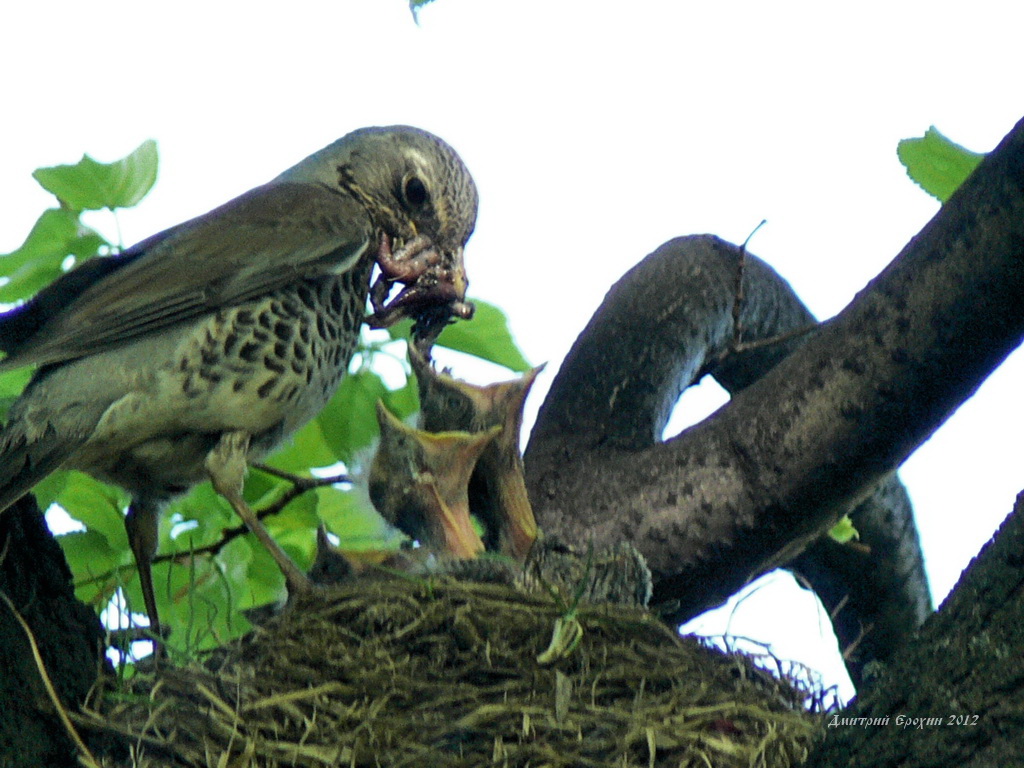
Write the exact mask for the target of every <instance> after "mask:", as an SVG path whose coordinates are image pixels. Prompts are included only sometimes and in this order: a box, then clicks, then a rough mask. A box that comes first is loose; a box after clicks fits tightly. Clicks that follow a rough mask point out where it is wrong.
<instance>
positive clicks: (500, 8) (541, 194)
mask: <svg viewBox="0 0 1024 768" xmlns="http://www.w3.org/2000/svg"><path fill="white" fill-rule="evenodd" d="M839 8H840V6H836V5H834V4H825V3H814V2H803V3H799V2H773V3H763V2H733V3H695V2H682V1H680V0H666V1H665V2H654V1H653V0H652V1H651V2H626V1H625V0H618V2H600V1H593V0H592V1H591V2H569V1H566V2H552V0H520V1H519V2H504V3H496V2H485V1H484V0H437V2H435V3H434V4H433V5H430V6H428V7H427V8H425V9H424V10H423V11H422V13H421V15H420V16H421V26H419V27H417V26H415V25H414V24H413V22H412V20H411V18H410V15H409V12H408V9H407V7H406V5H405V3H404V2H403V0H331V1H330V2H307V1H304V0H296V1H295V2H291V3H288V4H283V3H260V2H248V3H236V2H219V3H211V2H209V0H205V2H194V0H185V1H183V2H176V3H161V4H158V5H157V4H148V3H138V2H130V1H128V0H125V1H123V2H92V3H73V2H53V3H45V4H44V3H22V4H13V3H8V4H7V5H5V7H4V9H3V10H0V73H2V75H0V105H2V109H3V114H4V117H3V122H2V126H3V127H2V131H3V134H2V135H3V144H2V145H0V253H3V252H7V251H10V250H13V249H14V248H16V247H17V246H18V245H19V244H20V243H21V241H22V239H23V238H24V236H25V235H26V234H27V232H28V229H29V227H30V226H31V224H32V222H33V221H34V220H35V218H36V217H37V216H38V214H39V213H40V212H41V211H42V210H43V209H44V208H45V207H46V206H48V205H49V204H50V203H51V201H52V198H49V197H48V196H47V195H46V194H45V193H44V192H43V191H42V190H41V189H39V188H38V187H37V186H36V184H35V182H34V181H33V180H32V179H31V177H30V174H31V172H32V170H34V169H35V168H36V167H38V166H42V165H53V164H58V163H68V162H74V161H76V160H77V159H78V158H79V156H80V155H81V154H82V153H83V152H88V153H90V154H91V155H93V156H94V157H96V158H97V159H99V160H103V161H109V160H113V159H115V158H118V157H121V156H123V155H124V154H126V153H127V152H129V151H130V150H132V149H133V148H134V147H135V146H137V145H138V144H139V143H140V142H142V141H143V140H144V139H146V138H155V139H157V140H158V142H159V145H160V151H161V160H162V170H161V174H160V179H159V181H158V183H157V186H156V188H155V189H154V191H153V193H152V194H151V196H150V197H149V198H148V199H147V200H146V201H145V202H144V203H143V204H142V207H141V208H140V209H137V210H134V211H129V212H126V213H124V214H123V215H122V217H121V220H120V224H121V229H122V233H123V238H124V242H125V244H130V243H132V242H135V241H137V240H139V239H141V238H143V237H145V236H147V235H149V234H152V233H153V232H155V231H157V230H159V229H162V228H164V227H166V226H170V225H172V224H175V223H178V222H179V221H182V220H184V219H186V218H188V217H191V216H194V215H196V214H199V213H202V212H204V211H206V210H209V209H210V208H212V207H214V206H216V205H218V204H220V203H222V202H225V201H226V200H228V199H229V198H230V197H233V196H234V195H236V194H238V193H240V192H243V191H244V190H246V189H248V188H250V187H252V186H255V185H256V184H259V183H262V182H264V181H266V180H268V179H269V178H271V177H273V176H275V175H276V174H278V173H279V172H280V171H282V170H283V169H285V168H286V167H288V166H289V165H291V164H292V163H294V162H296V161H297V160H299V159H301V158H302V157H304V156H305V155H307V154H309V153H310V152H312V151H314V150H316V149H319V148H320V147H321V146H323V145H325V144H327V143H329V142H330V141H333V140H334V139H336V138H337V137H339V136H341V135H342V134H344V133H347V132H348V131H349V130H351V129H353V128H357V127H360V126H363V125H374V124H377V125H381V124H389V123H397V122H401V123H409V124H413V125H417V126H420V127H423V128H426V129H428V130H431V131H433V132H435V133H437V134H439V135H440V136H442V137H444V138H445V139H446V140H447V141H449V142H450V143H451V144H452V145H453V146H454V147H456V149H457V150H458V151H459V152H460V154H462V156H463V158H464V159H465V160H466V162H467V164H468V165H469V167H470V169H471V170H472V172H473V174H474V176H475V178H476V180H477V183H478V186H479V188H480V193H481V211H480V218H479V224H478V227H477V232H476V234H475V235H474V238H473V240H472V241H471V243H470V246H469V249H468V253H467V267H468V270H469V273H470V279H471V282H472V286H471V293H472V295H474V296H476V297H479V298H482V299H486V300H487V301H490V302H493V303H495V304H497V305H499V306H501V307H502V308H504V309H505V310H506V311H507V312H508V314H509V315H510V317H511V322H512V326H513V330H514V331H515V333H516V335H517V338H518V340H519V342H520V343H521V345H522V347H523V349H524V350H525V352H526V354H527V357H528V358H529V359H530V360H531V361H533V362H535V363H536V362H541V361H545V360H547V361H549V367H548V369H547V371H548V372H547V373H545V374H544V376H543V377H542V379H541V380H540V381H539V382H538V386H537V388H536V389H535V394H534V399H533V403H532V409H533V410H534V411H535V410H536V408H537V407H538V406H539V404H540V401H541V400H542V398H543V395H544V392H545V391H546V389H547V386H548V385H549V383H550V381H551V377H552V374H553V372H554V371H555V370H557V366H558V364H559V363H560V361H561V359H562V357H563V356H564V355H565V353H566V352H567V350H568V348H569V346H570V344H571V343H572V341H573V339H574V338H575V336H576V334H577V333H578V332H579V330H580V329H582V327H583V325H584V324H585V322H586V321H587V319H588V318H589V316H590V314H591V313H592V312H593V310H594V309H595V308H596V306H597V305H598V303H599V302H600V300H601V298H602V296H603V294H604V292H605V291H606V290H607V289H608V287H609V286H610V285H611V283H612V282H614V281H615V280H616V279H617V278H618V277H619V276H620V275H621V274H622V273H623V272H624V271H625V270H626V269H628V268H629V267H630V266H631V265H632V264H634V263H635V262H636V261H638V260H639V259H640V258H642V257H643V256H644V255H646V254H647V253H649V252H650V251H652V250H653V249H654V248H656V247H657V246H658V245H659V244H661V243H662V242H664V241H665V240H667V239H669V238H671V237H674V236H676V235H681V234H688V233H695V232H713V233H715V234H718V235H720V236H722V237H725V238H727V239H730V240H733V241H735V242H739V241H742V240H743V239H744V238H745V237H746V236H747V234H748V233H749V232H750V231H751V229H753V227H754V226H756V225H757V223H758V222H759V221H761V219H767V220H768V224H767V225H766V226H765V227H764V228H763V229H762V230H761V231H760V232H759V233H758V234H757V236H756V237H755V239H754V240H753V242H752V244H751V250H752V252H754V253H756V254H757V255H759V256H761V257H762V258H764V259H766V260H767V261H768V262H769V263H771V264H772V265H773V266H774V267H775V268H776V269H778V270H779V271H780V272H781V273H782V274H783V276H785V277H786V278H787V279H789V280H790V281H791V283H792V284H793V286H794V287H795V288H796V290H797V292H798V293H799V294H800V295H801V297H802V298H803V299H804V300H805V301H806V302H807V303H808V304H809V305H810V307H811V309H812V310H813V311H814V312H815V313H817V314H818V315H819V317H822V318H824V317H828V316H830V315H832V314H835V313H836V312H837V311H839V310H840V309H842V307H843V306H845V304H846V303H847V302H849V301H850V299H852V297H853V295H854V294H855V293H856V292H857V291H858V290H860V289H861V288H862V287H863V286H864V284H865V283H866V282H867V281H868V280H869V279H870V278H872V277H873V276H874V275H876V274H877V273H878V272H879V271H880V270H881V269H882V268H883V267H884V266H885V264H886V263H888V262H889V261H890V260H891V259H892V257H893V256H895V255H896V253H897V252H898V251H899V250H900V248H901V247H902V246H903V245H904V243H905V242H906V241H907V240H908V239H909V238H910V237H911V236H913V235H914V234H915V233H916V232H917V231H918V230H919V229H920V228H921V226H922V225H923V224H924V223H925V222H926V221H927V220H928V219H929V218H930V217H931V216H932V215H933V214H934V212H935V211H936V210H937V204H936V203H935V202H933V201H932V200H931V199H930V198H929V197H928V196H926V195H925V194H924V193H923V192H921V191H920V190H918V189H917V188H916V187H915V186H914V185H913V184H912V183H911V182H910V181H909V180H907V178H906V177H905V175H904V172H903V170H902V167H901V166H900V165H899V163H898V161H897V159H896V154H895V150H896V143H897V141H898V140H899V139H901V138H904V137H908V136H915V135H920V134H922V133H923V132H924V130H925V129H926V128H928V126H929V125H932V124H934V125H936V126H937V127H938V128H939V129H940V130H942V131H943V132H944V133H946V134H947V135H948V136H950V137H951V138H953V139H954V140H956V141H959V142H961V143H963V144H965V145H966V146H968V147H970V148H972V149H975V150H979V151H986V150H989V149H991V148H992V147H993V146H994V145H995V144H996V143H997V142H998V140H999V139H1000V138H1001V137H1002V136H1003V135H1004V134H1005V133H1006V132H1007V131H1009V130H1010V128H1011V127H1012V126H1013V124H1014V123H1015V122H1016V121H1017V120H1018V119H1020V118H1021V116H1022V115H1024V91H1022V90H1021V87H1020V72H1021V65H1020V41H1019V30H1020V29H1021V24H1022V22H1024V10H1021V6H1019V5H1018V4H1016V3H1007V2H993V1H988V0H983V1H981V2H974V3H972V4H971V8H970V12H969V13H968V11H967V10H966V8H965V6H964V4H962V3H944V2H935V1H934V0H933V1H932V2H899V3H893V2H886V3H874V2H865V3H858V4H845V5H844V6H842V8H844V9H847V10H846V11H845V12H844V11H843V10H839ZM95 221H97V222H98V225H99V226H101V227H103V228H104V229H105V231H106V232H107V233H108V234H112V233H113V231H114V230H113V227H112V226H110V224H109V222H105V220H104V219H103V218H102V217H101V218H100V219H97V220H95ZM456 373H459V371H456ZM464 375H465V374H464ZM1022 384H1024V360H1022V355H1021V354H1020V353H1018V354H1017V355H1015V356H1013V357H1011V359H1010V360H1009V361H1008V362H1007V363H1006V364H1005V365H1004V366H1003V367H1002V368H1001V369H1000V370H999V371H998V372H997V373H996V374H995V375H994V376H993V377H992V378H991V379H990V380H989V382H988V383H986V385H985V386H984V387H983V388H982V389H981V390H980V392H979V393H978V395H977V396H976V397H975V398H974V399H972V400H971V401H970V402H969V403H968V404H967V405H965V406H964V407H963V408H962V409H961V410H960V411H959V412H958V413H957V414H956V416H954V417H953V419H952V420H951V421H950V422H949V423H948V424H947V425H946V426H945V427H944V428H943V429H942V430H941V431H940V432H939V433H938V434H937V435H936V436H935V437H934V438H933V439H932V440H930V441H929V442H928V443H927V444H926V445H925V446H924V447H922V449H921V450H919V451H918V452H917V453H916V454H915V455H914V456H913V457H912V458H911V459H910V461H908V462H907V464H906V465H905V467H904V469H903V472H902V476H903V478H904V480H905V481H906V483H907V485H908V486H909V488H910V492H911V495H912V497H913V499H914V502H915V504H916V509H917V515H918V521H919V525H920V528H921V535H922V538H923V542H924V547H925V553H926V557H927V559H928V567H929V572H930V576H931V579H932V587H933V590H934V592H935V595H936V597H937V598H939V599H941V598H942V597H943V596H944V595H945V594H946V593H947V592H948V590H949V589H950V588H951V587H952V586H953V584H954V583H955V580H956V579H957V577H958V575H959V573H960V570H961V569H962V568H963V567H964V566H965V565H966V564H967V563H968V561H969V559H970V558H971V557H972V556H973V555H974V554H975V553H976V552H977V550H978V548H979V547H980V546H981V545H982V544H983V543H984V541H985V540H986V539H987V538H988V537H989V536H990V535H991V533H992V531H993V530H994V529H995V527H996V526H997V525H998V523H999V522H1000V521H1001V520H1002V518H1003V517H1004V516H1005V515H1006V513H1007V512H1008V511H1009V510H1010V508H1011V506H1012V504H1013V500H1014V496H1015V494H1016V493H1017V492H1018V491H1019V490H1020V489H1021V488H1022V487H1024V456H1022V454H1021V450H1020V445H1019V435H1020V434H1021V432H1022V431H1024V409H1022V408H1021V407H1020V391H1021V386H1022ZM709 398H710V399H711V400H714V394H713V393H712V394H711V395H710V396H709ZM684 400H685V399H684ZM686 407H687V413H688V414H690V416H691V417H692V416H693V415H694V414H697V415H700V413H701V412H700V411H699V410H694V409H692V408H691V407H690V406H689V404H688V403H686ZM699 407H700V406H698V409H699ZM703 407H704V408H709V406H706V405H705V406H703ZM704 412H707V411H704ZM674 424H675V425H676V426H677V427H681V426H682V425H683V422H682V421H680V420H677V421H675V422H674ZM1014 438H1016V442H1017V445H1016V447H1014V446H1013V440H1014ZM759 602H760V603H762V604H763V605H764V608H763V609H761V610H766V611H768V612H769V613H774V614H776V620H775V621H774V622H772V621H768V622H764V621H760V622H754V623H755V624H757V625H758V626H757V627H754V628H752V627H750V626H748V625H747V624H746V623H744V621H745V619H744V617H745V616H746V615H750V616H754V615H755V614H757V613H759V609H758V608H757V607H756V604H757V603H759ZM779 610H780V609H779V608H778V603H777V601H776V600H774V599H767V600H766V599H765V598H763V597H762V598H761V599H759V600H749V601H746V602H744V603H743V604H742V605H741V606H740V608H739V610H738V611H737V612H736V614H735V616H734V617H733V623H732V624H731V625H730V627H731V628H732V629H733V630H734V631H736V632H737V633H739V634H745V635H750V636H754V637H758V638H760V639H775V638H777V637H778V634H779V631H780V630H775V633H774V634H773V635H771V637H769V634H770V633H768V629H771V627H770V626H769V627H767V628H766V627H764V626H763V625H764V624H765V623H767V624H769V625H770V624H773V623H774V624H776V625H777V624H779V623H780V622H778V621H777V614H778V611H779ZM787 610H788V609H787ZM818 620H819V617H817V616H816V615H815V613H814V610H813V608H811V609H809V621H810V622H811V624H812V625H813V626H814V629H813V630H812V631H814V632H817V629H816V627H817V622H818ZM784 623H786V624H787V626H792V624H791V622H790V621H789V620H788V619H787V622H784ZM790 634H792V632H791V633H790ZM779 648H781V646H777V650H778V649H779ZM780 652H781V653H784V651H780Z"/></svg>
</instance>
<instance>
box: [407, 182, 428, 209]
mask: <svg viewBox="0 0 1024 768" xmlns="http://www.w3.org/2000/svg"><path fill="white" fill-rule="evenodd" d="M402 193H403V196H404V197H405V202H407V203H408V204H409V205H411V206H412V207H414V208H419V207H420V206H421V205H424V204H426V202H427V201H428V200H429V199H430V193H429V192H427V185H426V184H424V183H423V180H422V179H420V178H419V177H418V176H410V177H409V178H408V179H406V180H405V187H404V188H403V189H402Z"/></svg>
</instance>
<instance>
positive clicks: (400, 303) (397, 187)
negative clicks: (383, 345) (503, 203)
mask: <svg viewBox="0 0 1024 768" xmlns="http://www.w3.org/2000/svg"><path fill="white" fill-rule="evenodd" d="M281 178H282V179H287V180H290V181H313V182H316V183H320V184H324V185H327V186H330V187H331V188H334V189H338V190H339V191H342V192H346V193H348V194H350V195H352V196H353V197H355V198H356V199H357V200H359V201H360V202H361V203H362V204H363V205H364V207H365V208H366V210H367V213H368V214H369V216H370V218H371V220H372V221H373V223H374V226H375V228H376V229H377V231H378V233H379V242H378V243H377V249H378V254H377V263H378V264H379V265H380V269H381V276H380V278H379V279H378V281H377V282H376V283H375V285H374V289H373V292H372V294H371V300H372V302H373V308H374V310H375V311H374V314H373V315H372V316H371V319H370V322H371V325H374V326H376V327H385V326H388V325H391V324H393V323H394V322H395V321H397V320H398V319H400V318H402V317H405V316H412V317H415V318H417V319H418V320H419V321H420V323H421V324H423V325H431V326H437V325H440V326H441V327H443V325H444V324H445V323H446V322H447V320H448V318H449V317H450V316H451V315H457V316H461V317H469V316H470V315H471V314H472V305H470V304H467V303H466V302H465V301H464V299H465V297H466V285H467V280H466V271H465V267H464V265H463V257H462V252H463V248H464V247H465V245H466V241H467V240H468V239H469V236H470V235H471V234H472V232H473V227H474V226H475V224H476V212H477V191H476V185H475V184H474V183H473V178H472V177H471V176H470V175H469V171H468V170H467V169H466V166H465V165H464V164H463V162H462V159H461V158H460V157H459V156H458V155H457V154H456V153H455V150H453V149H452V148H451V147H450V146H448V144H446V143H445V142H444V141H442V140H441V139H439V138H438V137H436V136H434V135H433V134H430V133H427V132H426V131H422V130H420V129H418V128H412V127H409V126H391V127H387V128H363V129H360V130H357V131H353V132H352V133H350V134H348V135H347V136H345V137H343V138H342V139H339V140H338V141H336V142H335V143H334V144H332V145H330V146H329V147H326V148H325V149H323V150H321V151H320V152H318V153H316V154H315V155H312V156H310V157H309V158H307V159H306V160H304V161H303V162H302V163H299V164H298V165H297V166H295V167H294V168H292V169H291V170H289V171H288V172H286V174H284V175H283V176H282V177H281ZM394 283H401V284H403V285H404V286H405V287H404V288H403V289H402V290H401V292H400V293H399V294H398V295H397V296H396V297H395V298H393V299H391V300H390V301H388V296H389V294H390V289H391V287H392V286H393V285H394ZM436 330H437V331H438V332H439V331H440V327H438V328H436ZM435 335H436V334H435Z"/></svg>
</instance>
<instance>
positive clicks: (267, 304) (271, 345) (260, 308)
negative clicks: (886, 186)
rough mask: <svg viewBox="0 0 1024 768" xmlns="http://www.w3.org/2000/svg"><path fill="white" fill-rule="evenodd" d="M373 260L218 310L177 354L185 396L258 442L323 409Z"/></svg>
mask: <svg viewBox="0 0 1024 768" xmlns="http://www.w3.org/2000/svg"><path fill="white" fill-rule="evenodd" d="M372 265H373V263H372V261H371V260H370V259H365V260H364V261H363V262H360V264H358V265H356V267H354V268H353V269H351V270H349V271H347V272H345V273H343V274H341V275H332V276H329V277H325V278H321V279H319V280H306V281H302V282H300V283H296V284H294V285H290V286H287V287H285V288H281V289H279V290H277V291H275V292H273V293H271V294H269V295H267V296H265V297H262V298H260V299H258V300H254V301H251V302H247V303H245V304H241V305H238V306H234V307H226V308H224V309H221V310H220V311H218V312H217V313H216V314H215V315H213V316H211V317H210V318H209V319H208V320H207V321H206V322H205V323H203V324H202V325H201V329H200V327H197V328H196V331H197V332H196V333H193V334H192V343H190V344H187V345H185V346H184V348H183V350H182V352H181V358H180V360H179V361H178V365H177V366H176V370H177V373H178V380H179V383H180V391H181V392H182V394H184V395H185V397H186V398H189V399H192V400H194V401H196V405H197V407H201V408H202V409H203V410H207V411H212V412H220V413H221V414H222V415H223V418H224V419H225V420H226V421H229V422H230V424H226V425H225V426H232V427H235V428H242V429H246V430H247V431H250V432H251V433H252V434H253V435H254V437H256V440H255V441H254V442H256V443H257V444H258V443H259V439H258V436H259V435H260V434H262V433H268V432H273V433H274V434H276V435H279V436H281V437H283V436H286V435H287V434H289V433H291V432H293V431H294V430H295V429H298V428H299V427H300V426H302V425H303V424H304V423H305V422H306V421H308V420H309V419H311V418H312V417H313V416H315V415H316V413H317V412H318V411H319V410H320V409H321V408H323V406H324V405H325V404H326V403H327V401H328V400H329V399H330V398H331V396H332V395H333V394H334V391H335V390H336V389H337V386H338V384H339V383H340V381H341V378H342V377H343V376H344V374H345V371H346V369H347V368H348V362H349V360H350V359H351V356H352V353H353V351H354V349H355V345H356V341H357V340H358V336H359V327H360V325H361V323H362V319H363V314H364V311H365V306H366V294H367V289H368V285H369V274H370V270H371V269H372ZM239 394H241V395H242V397H238V395H239ZM231 395H235V397H230V396H231ZM246 395H248V397H246ZM199 401H202V405H200V403H199ZM238 403H242V404H244V411H240V410H239V409H238V407H237V404H238ZM237 422H243V423H237Z"/></svg>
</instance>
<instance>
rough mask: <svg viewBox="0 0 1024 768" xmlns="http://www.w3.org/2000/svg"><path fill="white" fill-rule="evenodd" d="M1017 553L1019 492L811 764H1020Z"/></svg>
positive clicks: (1022, 547) (1021, 519)
mask: <svg viewBox="0 0 1024 768" xmlns="http://www.w3.org/2000/svg"><path fill="white" fill-rule="evenodd" d="M951 524H955V523H953V522H951ZM1022 552H1024V493H1022V494H1021V495H1020V496H1018V497H1017V504H1016V507H1015V509H1014V511H1013V512H1012V513H1011V514H1010V516H1009V517H1007V519H1006V521H1005V522H1004V523H1003V525H1002V527H1001V528H1000V529H999V531H998V532H997V533H996V535H995V537H994V538H993V540H992V541H990V542H989V543H988V544H986V545H985V547H984V548H983V549H982V551H981V553H980V554H979V555H978V556H977V557H976V558H975V559H974V561H973V562H972V563H971V565H970V566H969V567H968V568H967V570H966V571H965V572H964V575H963V576H962V577H961V579H960V583H959V584H957V586H956V588H955V589H954V590H953V592H952V593H951V594H950V597H949V598H947V600H946V602H945V603H944V604H943V605H942V606H941V607H940V608H939V610H938V612H937V613H935V614H934V615H933V616H932V617H931V618H930V619H929V620H928V621H927V622H926V623H925V625H924V627H922V629H921V632H920V636H919V637H918V638H917V639H916V640H915V641H914V642H912V643H910V644H908V645H907V646H906V647H905V648H904V649H903V650H902V651H900V652H899V653H898V654H897V655H896V657H895V658H894V660H893V662H892V663H891V664H890V665H887V666H886V667H885V668H884V671H882V672H881V675H880V679H879V680H878V682H876V684H875V685H874V686H872V689H871V692H870V693H868V694H867V695H866V696H864V697H861V700H859V701H858V703H857V705H856V706H855V707H854V708H853V709H852V710H850V711H847V712H843V713H842V714H840V715H837V716H836V717H835V719H834V720H833V721H832V723H833V724H832V726H831V727H830V728H828V730H827V736H826V739H825V741H824V743H823V744H822V745H821V747H820V748H819V750H818V751H817V753H816V754H815V755H814V756H813V757H812V759H811V761H810V762H809V763H808V765H809V766H812V767H816V768H824V767H825V766H829V767H832V768H834V767H836V766H846V767H847V768H888V767H889V766H892V767H893V768H895V766H900V768H917V767H919V766H920V767H921V768H924V766H928V767H929V768H932V767H934V768H940V767H941V768H945V766H963V768H975V767H976V768H982V767H983V766H985V767H987V766H997V765H998V766H1009V765H1020V761H1021V754H1022V751H1021V744H1022V738H1021V733H1024V654H1022V653H1021V649H1022V648H1024V557H1022V555H1021V553H1022ZM862 718H864V719H862Z"/></svg>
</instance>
